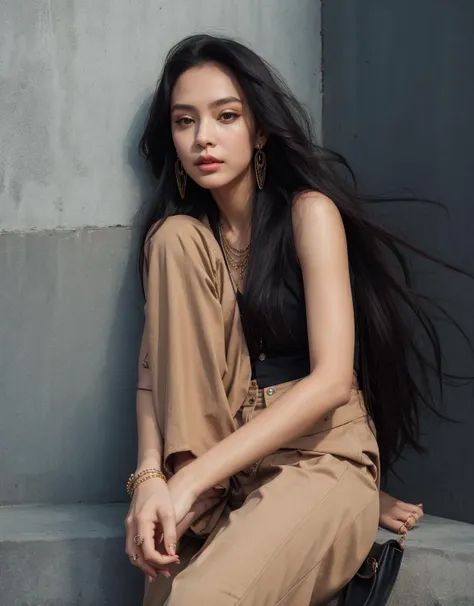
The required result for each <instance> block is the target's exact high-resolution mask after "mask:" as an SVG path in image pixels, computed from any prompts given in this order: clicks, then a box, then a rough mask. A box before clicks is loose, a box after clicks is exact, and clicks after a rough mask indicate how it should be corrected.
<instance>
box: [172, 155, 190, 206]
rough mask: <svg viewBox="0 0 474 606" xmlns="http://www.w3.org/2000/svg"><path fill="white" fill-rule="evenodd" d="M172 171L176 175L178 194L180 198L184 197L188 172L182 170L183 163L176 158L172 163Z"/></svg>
mask: <svg viewBox="0 0 474 606" xmlns="http://www.w3.org/2000/svg"><path fill="white" fill-rule="evenodd" d="M174 172H175V175H176V183H177V185H178V190H179V195H180V196H181V198H182V199H184V194H185V193H186V182H187V180H188V174H187V172H186V171H185V170H184V166H183V163H182V162H181V160H180V159H179V158H178V159H177V160H176V162H175V163H174Z"/></svg>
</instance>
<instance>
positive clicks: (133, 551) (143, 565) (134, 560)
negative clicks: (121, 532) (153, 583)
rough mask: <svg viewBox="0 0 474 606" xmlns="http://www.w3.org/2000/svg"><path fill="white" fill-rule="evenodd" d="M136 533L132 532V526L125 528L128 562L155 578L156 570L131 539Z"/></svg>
mask: <svg viewBox="0 0 474 606" xmlns="http://www.w3.org/2000/svg"><path fill="white" fill-rule="evenodd" d="M136 535H137V533H136V532H134V530H133V527H131V526H130V527H129V528H127V537H126V541H125V553H126V554H127V556H128V559H129V560H130V564H132V566H135V567H136V568H139V569H140V570H141V571H142V572H144V573H145V574H147V575H148V576H150V577H152V578H153V579H156V577H157V574H156V570H155V569H154V568H153V567H152V566H150V564H148V563H147V562H146V561H145V558H144V557H143V554H142V552H141V548H140V547H139V546H137V545H135V543H134V541H133V539H134V537H135V536H136Z"/></svg>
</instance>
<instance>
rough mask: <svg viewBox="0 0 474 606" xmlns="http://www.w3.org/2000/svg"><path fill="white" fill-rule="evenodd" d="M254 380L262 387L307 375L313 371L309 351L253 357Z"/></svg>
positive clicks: (251, 361)
mask: <svg viewBox="0 0 474 606" xmlns="http://www.w3.org/2000/svg"><path fill="white" fill-rule="evenodd" d="M250 363H251V366H252V380H254V381H257V385H258V386H259V387H261V388H264V387H270V386H271V385H278V384H279V383H287V382H288V381H296V379H302V378H303V377H307V376H308V375H309V373H310V371H311V364H310V360H309V354H308V353H306V352H305V353H302V354H292V355H288V356H264V355H260V357H251V358H250Z"/></svg>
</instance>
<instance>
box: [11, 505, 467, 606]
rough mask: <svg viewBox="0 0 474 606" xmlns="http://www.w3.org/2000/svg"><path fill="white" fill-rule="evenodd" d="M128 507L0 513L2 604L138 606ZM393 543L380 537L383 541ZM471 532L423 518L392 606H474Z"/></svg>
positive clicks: (410, 541) (462, 526) (41, 508)
mask: <svg viewBox="0 0 474 606" xmlns="http://www.w3.org/2000/svg"><path fill="white" fill-rule="evenodd" d="M126 512H127V506H126V504H116V505H67V506H31V505H30V506H15V507H0V562H1V567H0V596H1V600H0V603H1V604H2V606H3V604H5V606H6V605H7V604H8V606H104V605H108V604H110V605H112V604H113V605H116V606H122V605H123V606H138V605H139V604H140V599H141V595H142V587H143V585H142V583H143V579H142V574H141V573H140V572H137V571H136V570H134V569H133V568H132V567H131V566H130V564H129V563H128V560H127V558H126V556H125V554H124V525H123V521H124V518H125V515H126ZM394 536H395V535H393V534H392V533H388V532H386V531H382V530H381V531H380V532H379V536H378V540H379V541H385V540H387V539H388V538H393V537H394ZM473 578H474V526H472V525H469V524H463V523H461V522H453V521H451V520H444V519H441V518H435V517H430V516H425V518H424V519H423V522H422V524H421V525H420V526H419V528H416V529H415V530H413V531H412V532H411V533H410V534H409V538H408V540H407V543H406V551H405V557H404V560H403V564H402V570H401V573H400V577H399V580H398V582H397V585H396V587H395V590H394V593H393V595H392V601H391V602H390V604H391V606H471V605H472V604H473V603H474V583H473V582H472V579H473Z"/></svg>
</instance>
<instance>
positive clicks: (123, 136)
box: [0, 0, 321, 504]
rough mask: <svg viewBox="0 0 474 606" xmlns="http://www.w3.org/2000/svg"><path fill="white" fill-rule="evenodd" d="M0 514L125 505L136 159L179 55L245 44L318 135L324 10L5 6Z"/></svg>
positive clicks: (268, 3) (140, 182) (264, 4)
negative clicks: (23, 508) (224, 38)
mask: <svg viewBox="0 0 474 606" xmlns="http://www.w3.org/2000/svg"><path fill="white" fill-rule="evenodd" d="M1 5H2V6H1V8H2V10H1V14H2V17H1V20H0V57H1V62H0V90H1V94H0V140H1V141H2V145H1V148H0V230H1V231H2V233H1V235H0V259H1V262H0V284H1V289H0V343H1V348H0V461H1V470H2V473H1V474H0V504H8V503H12V504H15V503H59V502H62V503H68V502H77V501H86V502H87V501H88V502H109V501H120V500H124V499H125V498H126V495H125V492H124V481H125V480H126V477H127V474H128V473H129V471H130V470H131V469H132V468H133V466H134V465H135V449H136V439H135V432H136V430H135V411H134V383H135V365H136V362H135V360H136V355H137V347H138V339H139V335H140V329H141V321H142V318H141V308H142V301H141V296H140V293H139V288H138V281H137V278H136V234H135V231H134V230H133V229H132V228H131V225H132V224H133V223H134V217H135V215H136V213H137V210H138V209H139V207H140V203H141V201H142V199H143V198H144V197H145V196H146V194H147V192H148V191H149V188H150V184H149V181H148V179H147V177H146V173H145V171H144V166H143V163H142V162H141V160H140V159H139V158H138V156H137V152H136V146H137V142H138V138H139V136H140V129H141V127H142V125H143V123H144V119H145V115H146V111H147V107H148V104H149V101H150V96H151V93H152V91H153V89H154V86H155V82H156V79H157V77H158V74H159V71H160V69H161V64H162V59H163V56H164V54H165V53H166V51H167V50H168V48H169V47H170V46H171V45H172V44H173V43H174V42H176V41H177V40H179V39H180V38H182V37H183V36H185V35H187V34H190V33H195V32H202V31H207V32H221V33H226V34H230V35H232V36H236V37H239V38H240V39H242V40H244V41H247V42H248V43H250V44H251V45H252V46H253V47H254V48H255V49H256V50H257V51H260V52H261V53H262V54H263V55H264V56H265V57H266V58H267V59H269V60H270V61H271V62H272V63H273V64H275V65H276V67H277V68H278V69H279V70H280V71H281V72H282V73H283V75H284V76H285V77H286V78H287V80H288V81H289V83H290V85H291V87H292V88H293V90H295V91H296V93H297V94H298V95H299V96H300V98H301V99H302V100H303V101H304V102H305V103H306V104H307V105H308V106H309V107H310V108H311V110H312V112H313V115H314V117H315V119H316V122H317V123H318V124H319V122H320V109H321V95H320V61H321V53H320V3H319V2H315V1H314V0H299V1H298V2H297V3H295V2H294V1H293V0H260V1H259V2H258V3H257V2H253V1H252V0H239V2H235V1H233V0H207V2H204V3H197V2H190V1H185V0H176V1H174V2H171V1H157V0H153V1H152V0H141V1H140V2H130V1H129V0H113V1H112V0H101V1H100V2H95V1H93V0H81V1H79V0H22V1H21V2H18V1H17V0H3V1H2V3H1Z"/></svg>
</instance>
